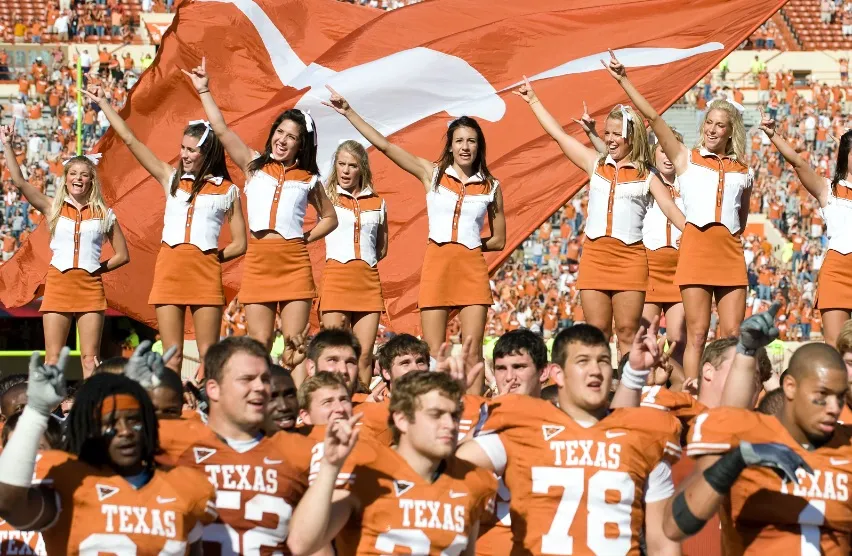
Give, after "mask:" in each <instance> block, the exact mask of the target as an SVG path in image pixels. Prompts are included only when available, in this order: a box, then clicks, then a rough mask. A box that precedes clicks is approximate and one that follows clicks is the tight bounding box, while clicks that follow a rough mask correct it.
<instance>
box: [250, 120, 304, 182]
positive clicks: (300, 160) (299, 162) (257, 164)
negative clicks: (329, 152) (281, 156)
mask: <svg viewBox="0 0 852 556" xmlns="http://www.w3.org/2000/svg"><path fill="white" fill-rule="evenodd" d="M284 120H290V121H291V122H294V123H295V124H296V125H297V126H299V152H298V154H297V155H296V168H298V169H300V170H304V171H306V172H310V173H311V174H313V175H315V176H317V175H319V173H320V172H319V167H318V166H317V147H316V145H315V144H314V135H315V134H316V132H317V129H316V127H314V130H313V131H312V132H308V124H307V122H306V121H305V115H304V114H303V113H302V111H301V110H296V109H295V108H291V109H290V110H285V111H284V112H282V113H281V114H280V115H279V116H278V117H277V118H275V121H274V122H272V127H271V128H269V136H268V137H267V138H266V144H265V146H264V148H263V152H262V153H260V156H259V157H257V158H255V159H254V160H252V161H251V162H249V164H248V168H247V170H248V173H249V174H253V173H255V172H257V171H258V170H260V169H261V168H263V167H264V166H266V165H267V164H269V163H270V162H280V161H278V160H275V159H274V158H272V137H273V136H274V135H275V130H276V129H278V126H280V125H281V122H283V121H284Z"/></svg>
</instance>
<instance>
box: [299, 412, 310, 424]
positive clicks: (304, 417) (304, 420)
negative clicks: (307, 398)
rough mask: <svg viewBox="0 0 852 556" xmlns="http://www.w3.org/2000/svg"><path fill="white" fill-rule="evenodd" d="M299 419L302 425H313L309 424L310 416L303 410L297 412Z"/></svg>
mask: <svg viewBox="0 0 852 556" xmlns="http://www.w3.org/2000/svg"><path fill="white" fill-rule="evenodd" d="M299 418H300V419H302V423H304V424H306V425H313V423H311V414H310V413H308V412H307V411H305V410H304V409H300V410H299Z"/></svg>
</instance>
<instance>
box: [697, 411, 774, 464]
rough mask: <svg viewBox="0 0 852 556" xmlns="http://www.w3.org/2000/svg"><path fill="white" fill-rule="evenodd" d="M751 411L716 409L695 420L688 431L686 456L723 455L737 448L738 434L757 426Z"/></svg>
mask: <svg viewBox="0 0 852 556" xmlns="http://www.w3.org/2000/svg"><path fill="white" fill-rule="evenodd" d="M757 425H758V423H755V419H754V415H752V412H751V411H748V410H744V409H733V408H718V409H714V410H711V411H708V412H705V413H702V414H701V415H699V416H698V417H696V418H695V421H694V423H693V424H692V428H690V430H689V435H688V436H687V444H686V454H687V455H688V456H689V457H698V456H705V455H717V454H723V453H725V452H727V451H728V450H730V449H731V448H735V447H736V446H739V443H740V441H739V436H740V435H739V432H740V431H743V430H748V429H749V428H750V427H753V426H757Z"/></svg>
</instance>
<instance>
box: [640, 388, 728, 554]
mask: <svg viewBox="0 0 852 556" xmlns="http://www.w3.org/2000/svg"><path fill="white" fill-rule="evenodd" d="M640 405H641V407H651V408H654V409H659V410H661V411H668V412H669V413H670V414H671V415H673V416H675V417H676V418H677V419H678V420H679V421H680V422H681V425H682V426H683V435H682V438H681V446H685V445H686V435H687V433H688V431H689V427H690V426H692V424H693V423H694V422H695V419H696V418H697V417H698V416H699V415H701V414H702V413H704V412H706V411H707V410H708V409H709V408H708V407H707V406H705V405H704V404H703V403H701V402H699V401H698V400H697V399H696V398H695V396H693V395H691V394H689V393H688V392H672V391H671V390H669V389H668V388H663V387H661V386H651V387H645V388H643V389H642V401H641V403H640ZM694 469H695V460H694V459H692V458H690V457H688V456H684V457H681V458H680V460H678V462H677V463H675V464H674V465H672V481H673V482H674V484H675V487H677V486H679V485H680V484H681V483H683V481H685V480H686V478H687V477H689V476H690V475H691V474H692V472H693V470H694ZM720 527H721V525H720V523H719V516H718V515H713V517H711V518H710V519H708V520H707V524H706V525H705V526H704V528H703V529H701V531H699V532H698V533H696V534H695V535H693V536H691V537H689V538H688V539H686V540H685V541H683V543H681V546H682V548H683V553H684V554H687V555H688V556H719V555H720V554H722V546H721V540H720V534H719V529H720Z"/></svg>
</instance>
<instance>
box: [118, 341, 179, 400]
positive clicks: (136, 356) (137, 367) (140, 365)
mask: <svg viewBox="0 0 852 556" xmlns="http://www.w3.org/2000/svg"><path fill="white" fill-rule="evenodd" d="M175 353H177V346H172V347H170V348H169V350H168V351H167V352H166V353H165V355H163V356H160V354H159V353H155V352H153V351H151V342H150V341H149V340H145V341H144V342H142V343H140V344H139V346H137V348H136V350H135V351H134V352H133V355H132V356H131V357H130V360H129V361H128V362H127V364H126V365H125V366H124V376H126V377H127V378H129V379H131V380H134V381H136V382H138V383H139V384H140V385H141V386H142V388H145V389H146V390H150V389H152V388H156V387H157V386H159V385H160V382H161V379H160V377H161V376H162V375H163V372H164V371H165V368H166V363H168V362H169V360H170V359H171V358H172V357H174V355H175Z"/></svg>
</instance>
